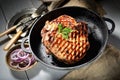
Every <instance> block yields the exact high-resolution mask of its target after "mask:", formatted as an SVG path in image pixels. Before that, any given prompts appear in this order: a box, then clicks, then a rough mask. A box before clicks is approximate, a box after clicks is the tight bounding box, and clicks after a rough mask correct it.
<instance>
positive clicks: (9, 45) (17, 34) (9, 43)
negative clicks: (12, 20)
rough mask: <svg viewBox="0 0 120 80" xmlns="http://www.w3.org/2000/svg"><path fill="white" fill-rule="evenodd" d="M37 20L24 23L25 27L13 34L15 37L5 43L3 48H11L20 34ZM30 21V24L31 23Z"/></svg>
mask: <svg viewBox="0 0 120 80" xmlns="http://www.w3.org/2000/svg"><path fill="white" fill-rule="evenodd" d="M36 20H37V18H36V19H34V20H33V21H29V22H28V23H27V24H25V25H23V27H22V28H21V29H20V30H19V31H18V32H17V33H16V34H15V35H14V36H13V38H12V39H11V40H10V41H9V42H8V43H7V44H6V45H5V47H4V48H3V49H4V50H5V51H7V50H9V49H10V47H11V46H12V45H13V44H14V43H15V42H16V41H17V40H18V38H19V37H20V35H21V34H22V33H23V32H25V31H26V30H28V29H30V28H31V27H32V25H33V23H34V22H35V21H36ZM29 23H30V24H29Z"/></svg>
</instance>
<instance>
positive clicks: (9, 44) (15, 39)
mask: <svg viewBox="0 0 120 80" xmlns="http://www.w3.org/2000/svg"><path fill="white" fill-rule="evenodd" d="M21 34H22V30H20V31H18V32H17V33H16V34H15V35H14V36H13V38H12V39H11V40H10V41H9V42H8V43H7V45H5V47H4V50H5V51H7V50H9V49H10V47H11V46H12V45H13V44H14V43H15V42H16V41H17V40H18V38H19V37H20V35H21Z"/></svg>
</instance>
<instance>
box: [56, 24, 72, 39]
mask: <svg viewBox="0 0 120 80" xmlns="http://www.w3.org/2000/svg"><path fill="white" fill-rule="evenodd" d="M70 32H72V29H70V28H67V27H65V28H64V27H63V25H62V24H58V33H61V34H62V37H63V38H65V39H68V36H69V33H70Z"/></svg>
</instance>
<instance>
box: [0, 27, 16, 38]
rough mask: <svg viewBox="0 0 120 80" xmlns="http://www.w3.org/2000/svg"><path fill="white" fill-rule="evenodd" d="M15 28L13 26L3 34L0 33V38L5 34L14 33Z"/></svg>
mask: <svg viewBox="0 0 120 80" xmlns="http://www.w3.org/2000/svg"><path fill="white" fill-rule="evenodd" d="M16 28H17V25H15V26H13V27H11V28H9V29H7V30H6V31H4V32H3V33H0V37H2V36H4V35H6V34H8V33H10V32H12V31H14V30H15V29H16Z"/></svg>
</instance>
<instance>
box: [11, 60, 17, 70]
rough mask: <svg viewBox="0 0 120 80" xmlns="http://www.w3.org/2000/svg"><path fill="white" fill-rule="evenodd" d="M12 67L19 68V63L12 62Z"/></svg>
mask: <svg viewBox="0 0 120 80" xmlns="http://www.w3.org/2000/svg"><path fill="white" fill-rule="evenodd" d="M10 66H12V67H14V68H18V63H16V62H12V61H10Z"/></svg>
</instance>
